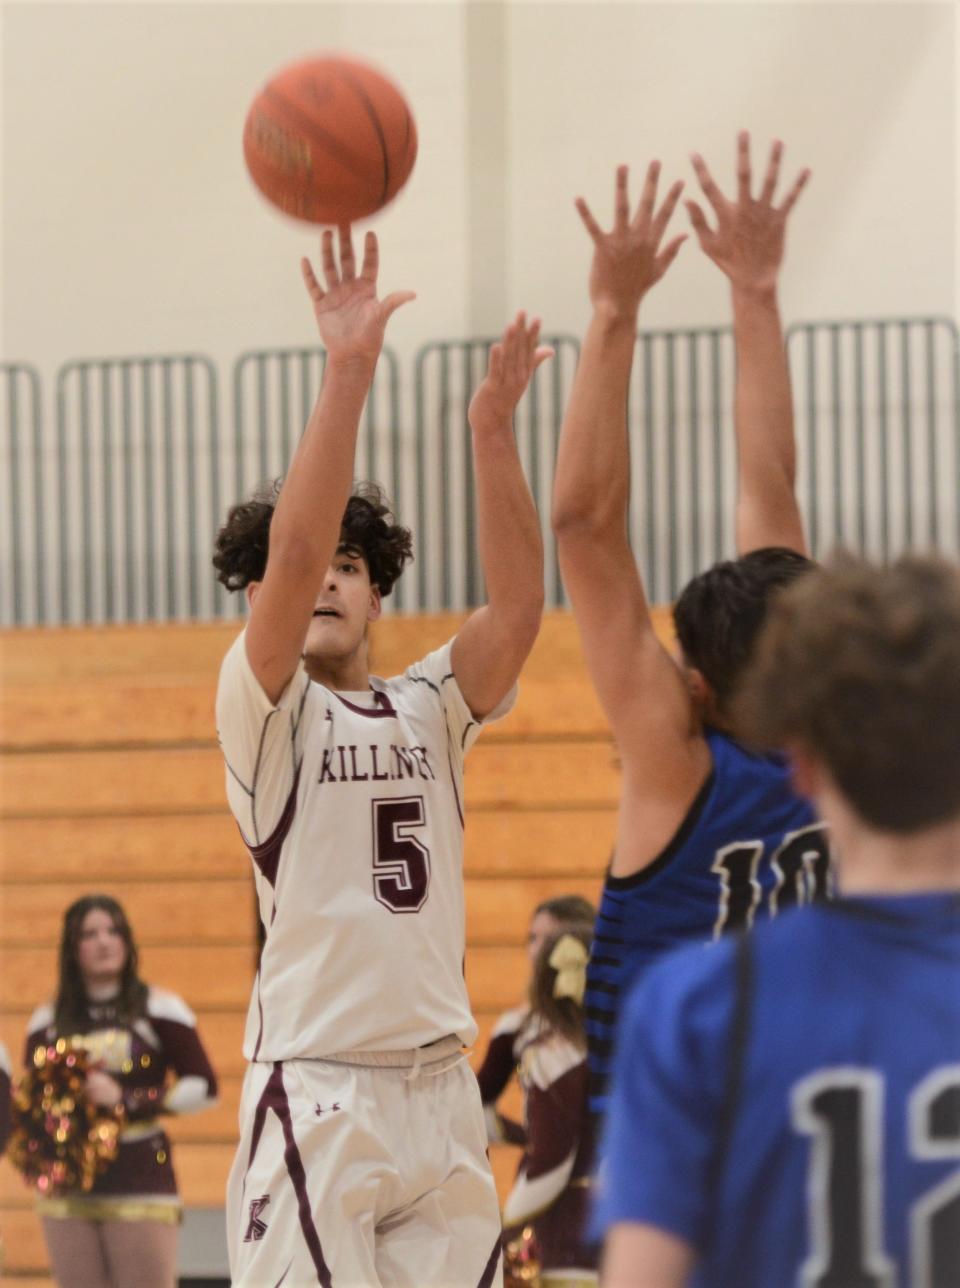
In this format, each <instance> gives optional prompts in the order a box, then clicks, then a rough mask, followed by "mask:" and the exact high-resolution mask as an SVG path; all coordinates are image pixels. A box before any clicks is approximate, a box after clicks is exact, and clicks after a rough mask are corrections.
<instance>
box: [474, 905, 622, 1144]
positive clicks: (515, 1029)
mask: <svg viewBox="0 0 960 1288" xmlns="http://www.w3.org/2000/svg"><path fill="white" fill-rule="evenodd" d="M596 914H597V910H596V908H594V906H593V904H592V903H591V902H590V900H589V899H584V898H583V897H582V895H578V894H561V895H555V896H554V898H552V899H545V900H544V901H543V903H539V904H537V906H536V908H534V910H533V916H532V917H531V918H530V927H529V929H528V931H527V957H528V958H529V961H530V971H531V975H532V972H533V968H534V965H535V963H536V960H537V954H538V953H539V952H540V948H541V947H542V945H543V943H544V940H546V939H549V938H550V937H551V936H555V935H556V934H557V933H558V932H559V931H560V930H562V929H563V927H564V926H567V925H583V926H592V925H593V920H594V917H595V916H596ZM528 990H529V985H528ZM529 1018H530V1003H529V1001H526V1002H524V1004H523V1005H522V1006H517V1007H515V1008H514V1009H513V1010H509V1011H504V1012H503V1014H502V1015H501V1016H500V1017H499V1018H498V1019H497V1022H496V1024H495V1025H494V1026H493V1030H492V1032H491V1034H490V1043H489V1045H488V1047H487V1050H486V1052H485V1054H484V1057H483V1064H482V1065H481V1066H480V1068H479V1069H478V1070H477V1082H478V1083H479V1084H480V1098H481V1100H482V1101H483V1113H484V1118H485V1120H486V1124H487V1142H488V1144H490V1145H497V1144H501V1143H504V1142H506V1143H507V1144H510V1145H522V1144H524V1141H525V1139H526V1138H525V1136H524V1132H523V1128H522V1127H521V1125H520V1124H519V1123H515V1122H514V1121H513V1120H512V1119H510V1118H507V1117H505V1116H504V1115H503V1114H502V1113H501V1112H500V1110H499V1109H498V1108H497V1101H498V1100H499V1099H500V1097H501V1096H502V1095H503V1093H504V1091H505V1090H506V1087H507V1084H508V1082H509V1081H510V1079H511V1077H512V1076H513V1074H514V1072H515V1071H516V1068H517V1061H518V1060H519V1058H520V1048H521V1045H522V1043H523V1041H524V1027H525V1025H526V1023H527V1021H528V1020H529Z"/></svg>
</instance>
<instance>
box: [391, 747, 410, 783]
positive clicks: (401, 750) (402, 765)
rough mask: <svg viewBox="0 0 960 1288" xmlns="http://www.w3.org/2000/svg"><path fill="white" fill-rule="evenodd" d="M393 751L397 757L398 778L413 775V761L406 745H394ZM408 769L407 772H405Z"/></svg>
mask: <svg viewBox="0 0 960 1288" xmlns="http://www.w3.org/2000/svg"><path fill="white" fill-rule="evenodd" d="M393 753H394V755H395V756H396V758H397V773H396V777H397V778H404V777H406V778H412V777H413V761H412V760H411V759H410V753H409V752H408V751H407V749H406V747H394V749H393ZM404 771H406V773H404Z"/></svg>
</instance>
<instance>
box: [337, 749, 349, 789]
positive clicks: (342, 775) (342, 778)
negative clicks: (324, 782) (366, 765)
mask: <svg viewBox="0 0 960 1288" xmlns="http://www.w3.org/2000/svg"><path fill="white" fill-rule="evenodd" d="M345 750H346V748H344V747H337V751H339V753H340V781H341V783H345V782H346V781H347V761H346V757H345V756H344V754H343V753H344V751H345Z"/></svg>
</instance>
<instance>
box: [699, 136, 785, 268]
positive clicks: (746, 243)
mask: <svg viewBox="0 0 960 1288" xmlns="http://www.w3.org/2000/svg"><path fill="white" fill-rule="evenodd" d="M782 156H783V144H782V143H781V142H780V140H779V139H776V140H774V143H773V146H772V147H771V149H770V160H769V162H768V164H767V173H766V175H765V176H764V180H763V186H762V187H761V189H760V195H759V196H758V197H756V198H754V197H753V196H752V195H751V191H750V189H751V179H752V174H751V169H750V135H749V133H748V132H747V131H746V130H742V131H741V132H740V134H739V135H738V136H737V198H736V201H730V200H729V199H728V198H727V197H725V196H724V195H723V193H722V192H721V191H720V189H719V188H718V187H717V185H716V183H715V181H714V178H713V176H712V175H711V173H710V171H709V170H708V169H707V164H706V162H705V161H704V159H703V157H702V156H700V154H699V153H698V152H695V153H693V155H692V157H691V161H692V162H693V168H694V170H695V171H696V174H697V178H698V179H699V181H700V187H701V188H702V189H703V193H704V196H705V197H706V198H707V200H708V201H709V202H710V205H711V206H712V207H713V212H714V214H715V215H716V217H717V227H716V229H713V228H711V227H710V225H709V224H708V223H707V220H706V216H705V215H704V213H703V210H702V209H701V208H700V206H698V205H697V203H696V202H695V201H688V202H686V207H687V211H688V213H689V215H690V222H691V223H692V224H693V228H694V231H695V232H696V234H697V238H698V240H699V242H700V245H701V247H702V249H703V251H704V253H705V254H706V255H708V256H709V257H710V258H711V259H712V260H713V262H714V263H715V264H716V265H717V267H718V268H719V269H721V270H722V272H724V273H725V274H726V275H727V277H729V278H730V281H731V282H732V283H733V285H734V286H737V287H741V288H744V289H751V290H766V289H769V288H770V287H772V286H774V285H775V283H776V280H777V271H778V270H779V268H780V264H781V262H782V260H783V251H784V243H785V236H786V226H787V216H788V215H789V214H790V211H791V210H792V209H793V207H794V205H795V204H796V201H797V198H798V197H799V196H800V193H801V192H802V191H803V188H804V186H805V184H806V182H807V180H808V179H809V178H810V171H809V170H801V171H800V173H799V175H798V176H797V178H796V179H795V180H794V182H793V185H792V187H791V188H790V189H789V191H788V192H787V195H786V196H785V197H784V199H783V200H782V201H781V202H780V204H779V205H774V191H775V189H776V186H777V179H778V178H779V175H780V159H781V157H782Z"/></svg>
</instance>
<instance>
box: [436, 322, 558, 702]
mask: <svg viewBox="0 0 960 1288" xmlns="http://www.w3.org/2000/svg"><path fill="white" fill-rule="evenodd" d="M539 335H540V322H539V320H538V319H534V320H533V321H532V322H529V323H528V322H527V319H526V315H525V314H524V313H518V314H517V317H516V320H515V321H513V322H511V323H510V325H509V326H508V327H507V329H506V331H504V333H503V338H502V340H501V341H500V342H499V343H498V344H495V345H494V346H493V347H492V349H491V350H490V365H489V369H488V371H487V374H486V376H485V378H484V379H483V381H482V382H481V384H480V385H479V387H478V388H477V391H476V393H475V394H474V396H473V398H472V400H471V402H470V408H469V411H468V413H467V416H468V419H469V421H470V429H471V431H472V434H473V467H474V474H475V476H476V486H477V535H478V544H479V548H480V566H481V568H482V569H483V578H484V582H485V584H486V589H487V602H486V604H485V605H484V606H483V607H482V608H478V609H477V611H476V612H475V613H472V614H471V616H470V617H469V618H468V619H467V621H466V622H465V623H464V625H463V626H462V627H461V629H460V631H459V633H458V635H457V638H456V639H455V640H454V643H453V651H452V655H451V661H452V664H453V673H454V675H455V676H456V679H457V684H458V685H459V687H460V691H461V692H462V694H463V696H464V700H465V701H466V703H467V706H468V707H469V708H470V710H471V711H472V712H473V714H474V715H475V716H476V717H477V718H478V719H481V720H482V719H483V717H484V716H487V715H489V714H490V712H491V711H493V709H494V708H495V707H496V706H497V704H498V703H499V702H501V701H502V700H503V698H505V697H506V695H507V694H508V693H509V692H510V690H511V688H512V687H513V685H514V684H515V683H516V680H517V676H518V675H519V674H520V668H521V667H522V666H523V664H524V662H525V661H526V659H527V654H528V653H529V652H530V650H531V648H532V647H533V642H534V640H535V639H536V638H537V631H538V630H539V629H540V617H541V614H542V612H543V540H542V538H541V535H540V520H539V518H538V517H537V510H536V506H535V505H534V503H533V497H532V496H531V495H530V489H529V487H528V486H527V480H526V479H525V478H524V474H523V467H522V466H521V464H520V455H519V453H518V452H517V443H516V439H515V437H514V433H513V413H514V411H515V410H516V406H517V403H518V402H519V401H520V399H521V398H522V397H523V393H524V391H525V390H526V388H527V385H529V383H530V379H531V377H532V376H533V373H534V371H536V369H537V367H539V365H540V364H541V362H545V361H546V359H547V358H549V357H551V356H552V354H553V350H552V349H550V348H549V347H547V346H545V345H538V344H537V340H538V338H539Z"/></svg>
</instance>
